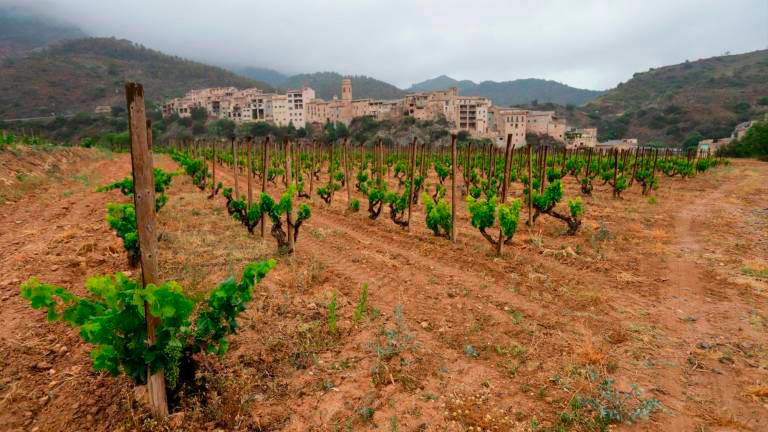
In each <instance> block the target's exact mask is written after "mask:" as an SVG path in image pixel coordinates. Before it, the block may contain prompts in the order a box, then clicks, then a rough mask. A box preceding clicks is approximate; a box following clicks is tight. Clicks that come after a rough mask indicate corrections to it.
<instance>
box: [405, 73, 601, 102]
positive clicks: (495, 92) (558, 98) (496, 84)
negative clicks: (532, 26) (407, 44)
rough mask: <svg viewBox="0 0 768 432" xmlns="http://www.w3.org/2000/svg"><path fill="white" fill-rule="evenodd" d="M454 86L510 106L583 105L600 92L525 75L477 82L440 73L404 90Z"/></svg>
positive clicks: (467, 94)
mask: <svg viewBox="0 0 768 432" xmlns="http://www.w3.org/2000/svg"><path fill="white" fill-rule="evenodd" d="M450 87H457V88H458V89H459V94H461V95H465V96H484V97H487V98H490V99H491V100H492V101H493V103H494V104H495V105H500V106H511V105H522V104H528V103H532V102H537V103H546V102H553V103H557V104H560V105H583V104H584V103H587V102H589V101H590V100H592V99H594V98H596V97H598V96H599V95H601V94H603V93H604V92H603V91H600V90H587V89H579V88H576V87H571V86H568V85H566V84H563V83H560V82H557V81H552V80H544V79H539V78H524V79H515V80H509V81H492V80H485V81H481V82H480V83H476V82H474V81H471V80H456V79H454V78H451V77H450V76H447V75H440V76H438V77H435V78H431V79H428V80H425V81H421V82H419V83H415V84H413V85H411V86H410V87H409V88H408V89H407V91H409V92H420V91H433V90H444V89H447V88H450Z"/></svg>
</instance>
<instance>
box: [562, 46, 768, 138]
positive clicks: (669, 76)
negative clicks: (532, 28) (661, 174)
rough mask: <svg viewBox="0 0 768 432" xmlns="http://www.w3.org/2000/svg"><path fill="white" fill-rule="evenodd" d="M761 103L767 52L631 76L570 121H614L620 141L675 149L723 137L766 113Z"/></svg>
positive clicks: (766, 89) (767, 81) (765, 93)
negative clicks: (695, 136) (697, 138)
mask: <svg viewBox="0 0 768 432" xmlns="http://www.w3.org/2000/svg"><path fill="white" fill-rule="evenodd" d="M765 97H768V50H762V51H755V52H751V53H747V54H739V55H730V56H720V57H712V58H708V59H704V60H698V61H693V62H686V63H682V64H678V65H673V66H666V67H662V68H658V69H652V70H650V71H648V72H643V73H636V74H635V75H634V77H633V78H632V79H630V80H629V81H627V82H626V83H623V84H620V85H619V86H618V87H616V88H615V89H613V90H610V91H609V92H607V93H606V94H605V95H603V96H601V97H599V98H597V99H596V100H594V101H593V102H590V103H589V104H587V105H586V106H585V107H583V108H582V109H579V110H576V111H573V112H572V114H573V115H572V116H571V117H570V120H571V121H574V122H576V123H579V124H582V125H587V124H588V125H598V126H604V127H611V123H612V122H615V121H619V122H620V123H626V134H625V135H626V136H632V137H635V136H636V137H640V138H641V139H644V140H649V139H655V140H661V141H664V142H667V143H676V142H680V141H682V140H683V139H684V138H685V137H686V136H688V135H690V134H691V133H694V132H700V133H702V134H703V135H704V136H713V137H714V136H724V135H727V134H728V133H730V131H731V130H732V129H733V126H735V125H736V124H738V123H739V122H741V121H745V120H748V119H752V118H756V117H760V116H762V115H763V113H765V112H767V111H768V106H766V105H761V103H760V101H761V99H763V101H764V98H765ZM763 103H764V102H763Z"/></svg>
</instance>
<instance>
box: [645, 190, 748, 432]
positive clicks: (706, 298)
mask: <svg viewBox="0 0 768 432" xmlns="http://www.w3.org/2000/svg"><path fill="white" fill-rule="evenodd" d="M749 181H751V179H749V178H739V181H738V182H737V183H723V184H722V185H721V186H720V187H718V188H717V189H715V190H713V191H709V192H707V193H706V194H702V195H700V196H699V197H698V199H697V200H696V201H695V202H693V203H692V204H689V205H687V206H686V207H684V208H683V209H681V210H680V211H679V213H678V214H677V217H676V218H675V220H674V237H675V243H674V246H673V250H674V254H673V255H672V257H671V259H670V261H669V264H668V269H667V271H666V273H667V277H666V279H668V282H667V283H665V284H664V287H665V288H666V289H664V290H663V291H662V298H661V299H660V302H659V303H658V305H657V306H656V307H655V313H654V312H652V315H655V316H658V317H659V319H660V322H661V323H662V324H663V325H665V326H666V327H667V328H669V329H670V330H671V331H672V333H673V334H674V338H675V339H674V340H673V343H672V344H671V346H668V347H666V349H665V351H666V355H667V356H669V357H670V358H673V359H675V363H676V364H677V365H678V366H679V369H676V370H675V369H670V368H664V369H662V373H661V374H660V376H659V377H658V379H659V381H658V382H657V383H656V384H657V388H664V387H666V388H667V389H668V390H667V391H668V393H669V396H670V398H669V399H668V400H666V401H665V403H666V404H667V408H670V409H671V410H672V411H674V413H675V414H674V416H673V417H672V418H671V419H670V427H671V428H672V429H671V430H681V431H682V430H695V428H697V427H699V426H700V421H701V419H702V418H703V419H705V420H707V421H708V422H710V423H712V422H714V423H715V424H717V423H721V422H726V423H727V422H730V421H733V422H734V424H733V425H732V426H737V429H742V428H743V427H746V428H750V426H749V425H748V424H740V423H739V422H740V420H738V419H750V418H752V420H755V419H754V418H753V417H752V416H753V415H754V412H750V411H749V410H748V409H747V407H745V406H744V405H743V404H739V403H738V402H737V400H738V399H739V398H740V397H741V396H742V394H743V392H742V389H740V388H739V386H738V385H737V378H738V375H740V371H738V370H736V369H731V368H729V367H728V366H723V368H722V369H720V370H718V369H711V368H703V367H699V365H698V363H697V361H696V360H695V358H694V357H691V355H692V354H693V353H694V351H695V350H696V348H698V347H700V344H701V343H708V341H719V342H723V341H725V342H730V340H729V339H725V340H723V339H724V338H731V337H733V338H736V337H739V336H743V334H740V331H741V325H740V324H741V323H739V322H738V319H737V317H734V314H733V312H734V311H738V310H748V309H749V306H748V305H745V304H743V302H742V301H741V299H740V297H739V296H738V295H737V294H736V293H735V292H733V291H734V290H733V287H732V286H728V285H726V284H723V285H719V282H718V281H716V280H715V281H712V280H707V279H706V278H705V275H704V272H703V271H702V268H701V266H702V264H701V263H698V262H696V261H695V259H696V257H697V256H698V255H699V254H701V253H703V252H704V249H703V247H702V245H701V243H700V241H699V238H698V237H699V235H698V234H697V233H695V232H694V229H693V227H694V226H695V225H696V222H697V221H698V220H701V219H705V218H707V217H709V215H711V214H715V213H716V212H717V211H718V210H722V209H724V208H727V207H729V205H728V204H726V203H725V201H724V198H725V197H726V196H728V195H730V194H733V193H735V192H736V191H737V190H739V189H740V188H742V187H743V186H744V185H745V184H746V183H748V182H749ZM691 319H695V321H693V322H690V321H691ZM724 335H725V336H724ZM692 359H694V360H692ZM729 369H730V370H729ZM702 391H704V392H706V393H705V394H702V393H701V392H702ZM702 402H703V403H704V404H706V405H707V406H704V405H702V404H701V403H702ZM694 413H695V414H694ZM692 414H694V415H692ZM721 426H724V425H721Z"/></svg>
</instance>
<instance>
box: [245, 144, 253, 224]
mask: <svg viewBox="0 0 768 432" xmlns="http://www.w3.org/2000/svg"><path fill="white" fill-rule="evenodd" d="M245 145H246V147H247V149H248V173H247V174H248V209H250V208H251V203H252V202H253V191H252V188H251V177H253V138H251V136H250V135H249V136H247V137H245Z"/></svg>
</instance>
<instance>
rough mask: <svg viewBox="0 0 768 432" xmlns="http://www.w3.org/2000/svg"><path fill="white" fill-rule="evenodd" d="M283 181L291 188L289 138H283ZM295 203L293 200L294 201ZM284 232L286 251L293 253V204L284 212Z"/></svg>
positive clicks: (292, 198) (294, 195) (293, 196)
mask: <svg viewBox="0 0 768 432" xmlns="http://www.w3.org/2000/svg"><path fill="white" fill-rule="evenodd" d="M285 183H286V185H287V186H286V188H287V189H290V188H291V186H292V185H291V140H290V138H286V139H285ZM295 197H296V194H295V193H293V194H291V200H294V198H295ZM294 204H295V201H294ZM285 219H286V222H287V223H286V225H288V226H287V227H286V232H287V233H288V253H293V206H291V209H290V210H288V211H287V212H286V213H285Z"/></svg>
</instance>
